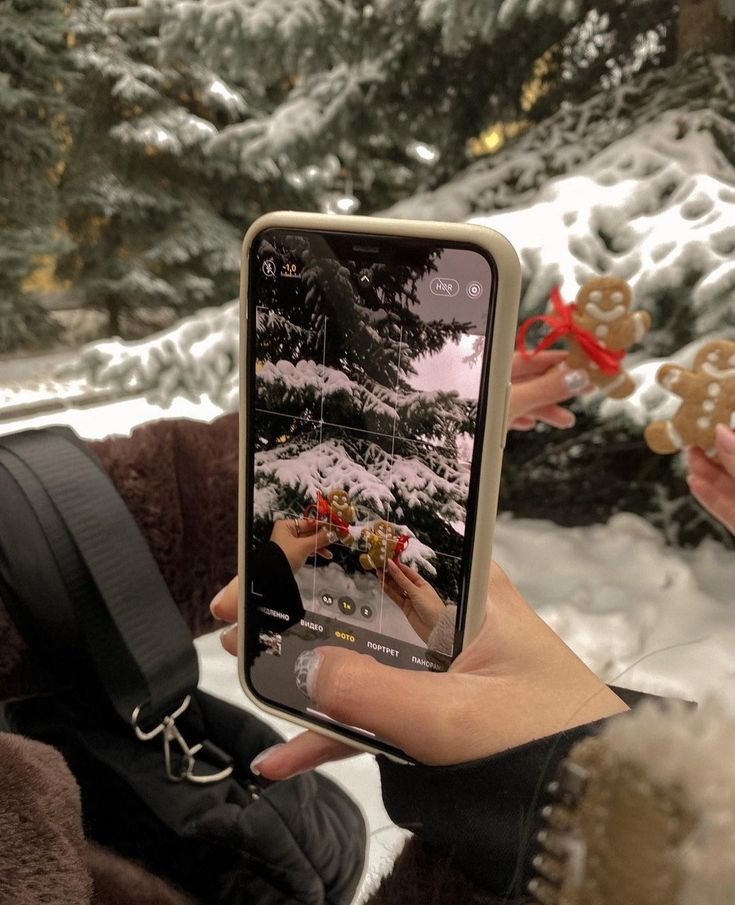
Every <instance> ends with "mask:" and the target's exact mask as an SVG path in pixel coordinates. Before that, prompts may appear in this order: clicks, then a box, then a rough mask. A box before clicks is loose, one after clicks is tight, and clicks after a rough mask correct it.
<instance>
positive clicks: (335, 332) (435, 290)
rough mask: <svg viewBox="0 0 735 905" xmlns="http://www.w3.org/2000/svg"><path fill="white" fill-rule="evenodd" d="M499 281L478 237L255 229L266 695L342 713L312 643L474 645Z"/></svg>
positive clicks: (429, 651) (255, 646)
mask: <svg viewBox="0 0 735 905" xmlns="http://www.w3.org/2000/svg"><path fill="white" fill-rule="evenodd" d="M495 282H496V278H495V265H494V263H493V261H492V259H491V258H490V256H489V255H488V253H487V252H484V251H482V250H480V249H479V248H477V247H474V246H473V247H462V246H460V245H458V244H451V243H437V242H436V241H433V240H432V241H429V240H417V239H403V238H396V237H380V236H372V235H346V234H344V233H328V232H318V231H310V230H304V231H293V230H280V229H279V230H272V229H271V230H266V231H265V232H262V233H260V234H259V235H258V236H257V237H256V239H255V241H254V243H253V247H252V251H251V255H250V271H249V293H248V300H247V305H248V319H249V330H248V346H249V348H248V354H247V363H248V364H247V366H248V367H249V373H248V375H247V386H248V394H249V395H248V399H247V404H246V419H247V437H248V447H247V450H246V471H247V474H246V482H247V485H246V486H247V487H248V491H247V492H246V544H247V550H246V557H247V560H246V573H247V575H248V576H249V580H248V585H247V587H246V607H247V614H248V615H247V619H246V625H247V636H246V639H245V656H246V673H247V676H248V683H249V686H250V687H251V689H252V690H253V691H254V692H255V693H256V695H257V696H258V697H259V698H261V699H262V700H263V701H264V702H266V703H270V704H274V705H276V706H278V707H280V708H285V709H287V710H289V711H292V712H293V713H295V714H299V715H301V716H306V717H308V718H310V719H311V720H315V721H322V722H324V723H325V724H326V725H330V724H331V722H332V721H331V720H329V718H328V717H326V716H325V715H324V714H320V713H318V712H317V711H316V710H314V709H313V708H312V706H311V704H310V702H309V701H308V700H307V698H306V697H305V695H304V694H303V693H302V691H301V690H300V689H299V683H298V682H297V674H298V669H299V655H300V654H302V653H303V652H304V651H306V650H309V649H312V648H314V647H318V646H322V645H341V646H343V647H346V648H349V649H350V650H355V651H358V652H360V653H363V654H370V655H371V656H373V657H375V658H376V659H377V660H379V661H381V662H383V663H386V664H389V665H391V666H396V667H402V668H406V669H415V670H444V669H447V668H448V666H449V664H450V663H451V660H452V658H453V656H454V655H455V653H457V652H459V650H460V649H461V642H462V632H463V626H464V607H465V603H466V594H467V587H468V584H469V578H470V568H471V562H472V544H473V533H474V520H475V511H476V493H475V486H476V482H477V480H478V478H479V462H480V457H481V453H482V450H481V448H480V446H481V437H482V434H483V427H484V417H485V399H484V398H483V397H484V391H483V387H484V386H485V383H486V381H485V374H486V370H487V369H488V367H489V361H488V360H487V359H488V356H486V354H485V350H486V349H489V348H490V346H491V342H490V338H491V332H492V323H493V313H494V298H495ZM320 529H324V531H323V532H322V533H321V534H317V532H319V531H320ZM325 532H326V533H325ZM325 536H326V537H327V538H328V541H327V543H326V544H325V545H324V546H323V547H321V549H320V550H316V549H315V547H316V540H315V539H316V538H317V537H322V538H324V537H325ZM274 547H278V548H279V549H278V550H276V549H275V548H274ZM343 728H344V727H343ZM347 730H348V733H354V734H355V736H356V737H358V738H361V739H365V737H366V736H367V737H368V739H369V740H371V739H370V733H367V732H364V731H363V730H361V729H359V728H358V727H347Z"/></svg>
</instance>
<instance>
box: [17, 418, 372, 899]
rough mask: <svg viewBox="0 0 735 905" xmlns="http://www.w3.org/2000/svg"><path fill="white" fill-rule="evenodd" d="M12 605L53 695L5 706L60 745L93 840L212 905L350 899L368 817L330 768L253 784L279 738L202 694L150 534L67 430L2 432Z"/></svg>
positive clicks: (34, 732) (27, 731)
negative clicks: (254, 767)
mask: <svg viewBox="0 0 735 905" xmlns="http://www.w3.org/2000/svg"><path fill="white" fill-rule="evenodd" d="M0 597H1V598H2V600H3V602H4V603H5V604H6V606H7V608H8V610H9V612H10V614H11V616H12V618H13V620H14V621H15V622H16V624H17V625H18V628H19V630H20V631H21V633H22V634H23V635H24V637H25V639H26V641H27V643H28V644H29V646H30V647H31V649H32V650H33V652H34V654H36V655H38V657H39V658H40V659H41V660H42V663H43V666H44V668H45V670H46V672H47V673H49V674H50V675H51V676H52V677H53V682H54V687H55V691H54V693H53V694H49V695H46V696H42V697H36V698H31V699H26V700H23V701H16V702H10V703H6V705H5V707H4V721H5V724H6V725H5V728H6V729H10V730H11V731H15V732H20V733H22V734H24V735H27V736H29V737H32V738H36V739H38V740H40V741H45V742H47V743H49V744H53V745H54V746H56V747H57V748H59V749H60V750H61V752H62V753H63V754H64V756H65V758H66V760H67V763H68V764H69V766H70V768H71V770H72V772H73V773H74V775H75V777H76V779H77V782H78V783H79V786H80V788H81V795H82V810H83V819H84V824H85V830H86V832H87V835H88V836H89V837H90V838H92V839H94V840H96V841H97V842H99V843H101V844H103V845H107V846H110V847H111V848H113V849H115V850H116V851H117V852H118V853H120V854H121V855H123V856H126V857H131V858H134V859H135V860H136V861H138V862H140V863H142V864H143V865H144V866H145V867H147V868H148V869H149V870H150V871H152V872H153V873H155V874H157V875H159V876H163V877H166V878H168V879H170V880H171V881H173V882H174V883H175V884H177V885H178V886H180V887H181V888H183V889H184V890H185V891H187V892H189V893H190V894H191V895H193V896H194V897H195V898H197V899H198V900H199V901H201V902H203V903H204V902H206V903H227V905H230V903H233V905H234V903H245V902H247V903H249V905H286V903H298V905H322V903H324V905H327V903H328V905H347V903H349V902H351V901H352V898H353V896H354V893H355V890H356V888H357V885H358V883H359V880H360V877H361V875H362V870H363V865H364V859H365V846H366V831H365V824H364V820H363V817H362V813H361V811H360V810H359V808H358V807H357V805H356V804H355V803H354V802H353V801H352V800H351V799H350V798H349V797H348V796H347V795H346V794H345V793H344V792H343V791H342V790H341V789H340V788H339V787H338V786H336V785H335V784H334V783H332V782H331V781H329V780H328V779H326V778H325V777H323V776H321V775H319V774H316V773H311V774H308V775H304V776H298V777H294V778H293V779H290V780H288V781H285V782H281V783H269V782H268V781H266V780H263V779H261V778H260V777H256V776H253V775H252V774H251V773H250V771H249V767H248V765H249V764H250V762H251V760H252V758H253V757H254V756H255V755H256V754H257V753H258V752H260V751H262V750H263V749H264V748H266V747H268V746H270V745H273V744H276V743H277V742H279V741H281V739H280V737H279V736H278V735H277V734H276V733H275V732H274V731H273V730H272V729H271V728H270V727H269V726H267V725H266V724H265V723H263V722H262V721H261V720H259V719H257V718H256V717H254V716H253V715H251V714H249V713H247V712H245V711H243V710H241V709H239V708H237V707H234V706H232V705H230V704H228V703H225V702H224V701H221V700H219V699H217V698H214V697H212V696H210V695H207V694H205V693H203V692H201V691H199V690H198V689H197V682H198V663H197V656H196V651H195V648H194V646H193V644H192V639H191V635H190V633H189V630H188V628H187V626H186V624H185V623H184V620H183V618H182V616H181V614H180V613H179V611H178V609H177V608H176V605H175V604H174V602H173V600H172V599H171V596H170V594H169V592H168V589H167V587H166V585H165V583H164V581H163V578H162V577H161V574H160V572H159V570H158V568H157V566H156V564H155V562H154V560H153V557H152V555H151V553H150V551H149V549H148V547H147V545H146V543H145V540H144V539H143V537H142V535H141V533H140V531H139V530H138V528H137V526H136V524H135V522H134V520H133V518H132V516H131V514H130V513H129V511H128V510H127V508H126V506H125V504H124V502H123V501H122V499H121V498H120V497H119V495H118V493H117V491H116V490H115V488H114V486H113V485H112V483H111V481H110V480H109V478H108V477H107V475H106V474H105V472H104V470H103V469H102V466H101V465H100V463H99V461H98V460H97V458H96V457H95V456H94V454H93V453H92V451H91V450H90V449H89V448H88V447H87V446H86V445H85V444H84V443H83V442H82V441H81V440H80V439H79V438H78V437H77V436H76V435H75V434H74V433H73V432H72V431H71V430H69V429H68V428H47V429H43V430H36V431H25V432H23V433H19V434H14V435H11V436H6V437H0Z"/></svg>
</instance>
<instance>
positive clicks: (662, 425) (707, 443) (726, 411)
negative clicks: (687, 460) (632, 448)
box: [644, 339, 735, 456]
mask: <svg viewBox="0 0 735 905" xmlns="http://www.w3.org/2000/svg"><path fill="white" fill-rule="evenodd" d="M656 380H657V381H658V382H659V383H660V384H661V386H662V387H665V388H666V389H667V390H670V391H671V392H672V393H674V394H675V395H676V396H681V400H682V401H681V405H680V406H679V408H678V409H677V411H676V414H675V415H674V416H673V418H672V419H671V420H670V421H654V422H653V423H652V424H649V425H648V427H647V428H646V430H645V432H644V436H645V438H646V443H647V444H648V445H649V447H650V448H651V449H652V450H653V451H654V452H656V453H661V454H662V455H668V454H671V453H675V452H678V451H679V450H680V449H683V448H684V447H685V446H699V447H701V448H702V449H703V450H704V451H705V452H706V453H707V455H709V456H714V454H715V427H716V426H717V425H718V424H725V425H727V426H728V427H735V342H730V341H729V340H726V339H716V340H714V341H713V342H709V343H705V344H704V345H703V346H702V348H701V349H700V350H699V352H698V353H697V357H696V358H695V359H694V369H693V370H692V371H689V370H687V369H686V368H681V367H679V366H678V365H674V364H665V365H662V366H661V367H660V368H659V369H658V373H657V374H656Z"/></svg>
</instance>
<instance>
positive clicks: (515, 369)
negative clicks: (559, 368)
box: [510, 349, 569, 382]
mask: <svg viewBox="0 0 735 905" xmlns="http://www.w3.org/2000/svg"><path fill="white" fill-rule="evenodd" d="M568 354H569V353H568V352H567V351H566V350H565V349H544V350H543V352H536V353H534V354H533V355H529V356H528V357H526V356H525V355H522V354H521V353H520V352H514V353H513V364H512V366H511V373H510V379H511V380H512V381H515V382H517V381H519V380H528V378H529V377H538V375H539V374H544V373H545V372H546V371H548V370H549V368H553V367H554V365H558V364H561V363H562V362H563V361H564V359H565V358H566V357H567V355H568Z"/></svg>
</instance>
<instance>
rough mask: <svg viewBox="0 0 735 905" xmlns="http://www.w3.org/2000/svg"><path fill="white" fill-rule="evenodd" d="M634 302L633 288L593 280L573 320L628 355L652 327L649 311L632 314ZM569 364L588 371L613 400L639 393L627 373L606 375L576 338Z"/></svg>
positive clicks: (579, 295) (613, 281)
mask: <svg viewBox="0 0 735 905" xmlns="http://www.w3.org/2000/svg"><path fill="white" fill-rule="evenodd" d="M631 301H632V293H631V290H630V286H628V284H627V283H626V282H625V281H624V280H620V279H618V278H617V277H593V278H592V279H591V280H587V282H586V283H584V285H583V286H582V287H581V288H580V290H579V292H578V293H577V299H576V303H577V307H576V311H574V313H573V314H572V318H573V320H574V322H575V324H576V325H577V326H578V327H581V328H582V329H583V330H585V331H587V333H589V334H591V335H592V336H594V338H595V339H596V340H597V342H598V344H599V345H601V346H602V347H603V348H606V349H609V350H610V351H611V352H618V353H620V352H623V353H624V352H625V350H627V348H628V347H629V346H632V345H633V344H634V343H637V342H639V341H640V340H641V339H642V338H643V336H644V335H645V334H646V332H647V331H648V329H649V327H650V326H651V315H650V314H649V313H648V312H647V311H631V310H630V305H631ZM621 357H622V356H621ZM566 364H567V367H569V368H570V369H575V370H576V369H577V368H584V369H585V370H586V371H587V373H588V374H589V376H590V381H591V382H592V383H593V384H594V385H595V386H596V387H597V388H598V389H603V390H605V391H606V393H607V394H608V395H609V396H610V397H612V398H613V399H623V398H625V397H626V396H630V394H631V393H632V392H633V390H634V389H635V381H634V380H633V378H632V377H631V376H630V374H628V372H627V371H625V370H623V369H622V368H619V369H618V371H617V372H616V373H614V374H607V373H605V372H604V371H602V370H601V369H600V367H599V366H598V365H597V364H596V363H595V362H594V361H592V360H591V359H590V358H589V356H588V355H587V353H586V352H585V351H584V349H583V348H582V346H581V345H580V344H579V343H578V342H577V340H575V339H574V336H573V335H571V336H570V337H569V356H568V358H567V360H566Z"/></svg>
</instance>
